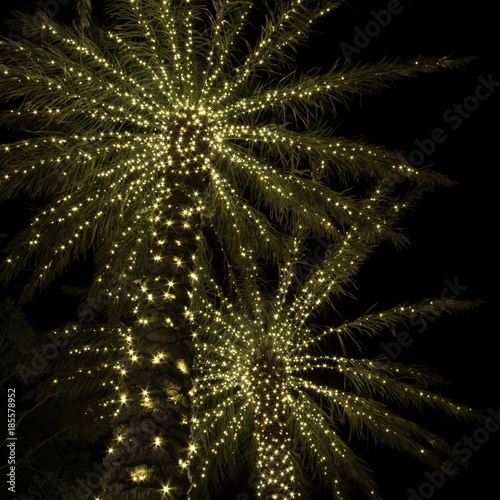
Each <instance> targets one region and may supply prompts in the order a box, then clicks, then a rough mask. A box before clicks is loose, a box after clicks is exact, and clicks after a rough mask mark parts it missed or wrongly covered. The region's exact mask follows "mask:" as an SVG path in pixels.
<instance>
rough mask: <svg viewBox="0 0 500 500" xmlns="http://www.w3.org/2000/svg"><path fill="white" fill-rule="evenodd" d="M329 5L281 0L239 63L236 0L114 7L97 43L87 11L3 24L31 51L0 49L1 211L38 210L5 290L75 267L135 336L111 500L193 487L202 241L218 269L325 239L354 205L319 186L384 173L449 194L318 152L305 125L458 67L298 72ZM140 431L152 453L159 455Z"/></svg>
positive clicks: (330, 140)
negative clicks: (80, 263)
mask: <svg viewBox="0 0 500 500" xmlns="http://www.w3.org/2000/svg"><path fill="white" fill-rule="evenodd" d="M206 3H207V5H205V4H206ZM339 4H340V2H328V1H314V2H313V1H302V2H300V1H298V0H290V1H286V2H280V3H279V5H278V6H277V7H276V9H275V11H274V12H273V13H271V12H267V14H266V18H265V21H264V23H263V24H262V28H261V31H260V34H259V35H258V36H257V39H256V41H255V43H253V44H251V46H250V47H248V46H247V44H246V43H245V36H246V33H245V29H246V27H248V26H249V25H250V24H251V21H252V20H253V19H254V18H253V17H252V16H253V14H254V13H255V11H256V8H255V7H254V6H253V5H251V4H249V3H246V2H241V3H234V2H231V1H229V0H214V1H213V2H212V5H208V2H203V1H198V0H196V1H187V0H176V1H167V0H163V1H160V0H147V1H146V0H135V1H125V0H113V1H110V3H109V9H108V14H109V15H110V17H111V19H113V22H114V26H113V28H112V29H111V28H110V29H107V28H103V27H99V26H98V25H97V24H90V25H89V24H88V23H87V22H86V19H87V17H86V14H85V12H88V6H89V2H88V1H87V0H85V1H82V2H79V9H80V11H81V12H83V14H82V22H81V26H76V25H74V26H66V25H62V24H59V23H57V22H55V21H54V20H52V19H50V18H49V17H47V16H46V15H44V14H41V13H39V14H36V15H35V16H27V15H21V14H19V15H17V18H16V19H15V21H13V23H12V25H13V26H14V27H15V26H17V27H22V29H23V33H24V35H25V36H26V37H28V39H27V40H24V41H20V42H16V41H13V40H8V39H4V40H3V41H1V43H0V71H1V75H2V76H1V79H0V95H1V98H2V100H4V101H7V102H8V105H9V106H10V109H8V110H7V111H4V112H3V113H2V114H1V122H2V124H3V125H6V126H10V127H12V128H13V129H14V130H16V131H17V132H18V133H19V134H20V135H21V137H20V139H19V140H17V141H15V142H11V143H8V144H4V145H3V146H2V179H1V183H0V198H1V199H2V200H7V199H11V198H13V197H15V196H17V195H19V194H21V193H24V194H27V195H29V196H32V197H34V198H38V199H39V200H40V199H41V200H43V202H44V203H46V202H48V204H47V205H46V206H43V207H42V208H40V209H39V211H38V213H37V214H36V216H35V217H33V219H32V221H31V224H30V225H29V227H27V228H26V229H25V230H24V231H22V232H21V233H20V234H19V236H18V237H17V238H15V239H14V240H13V241H12V242H11V243H10V245H9V247H8V251H9V254H8V256H7V258H6V259H5V261H4V262H3V264H2V266H1V274H2V277H3V278H4V281H5V282H7V281H9V280H12V279H13V278H14V277H16V276H18V275H19V274H20V273H21V272H22V271H24V270H26V269H29V270H30V271H31V272H30V274H29V277H28V278H27V279H26V284H25V286H24V289H23V293H22V300H24V301H26V300H28V299H30V298H31V297H33V295H34V294H35V293H36V292H37V290H40V291H41V290H43V289H44V288H45V287H47V286H48V285H49V284H50V283H51V282H52V281H53V280H54V278H56V277H57V276H59V275H60V274H62V273H63V272H64V271H65V270H66V269H67V268H68V266H69V265H70V264H71V263H72V262H73V261H75V260H77V259H79V258H83V257H85V256H86V255H87V254H91V257H92V258H93V261H94V262H95V269H96V270H95V275H94V277H93V279H92V284H91V289H90V292H89V297H90V299H91V300H95V299H96V297H98V296H99V295H102V294H103V293H105V294H107V297H108V302H109V307H108V309H109V310H108V317H109V321H110V322H111V323H113V322H119V321H122V322H123V323H125V325H126V326H127V327H133V331H132V337H133V341H134V342H133V345H134V348H133V350H132V351H131V354H130V357H129V359H128V360H127V362H126V367H125V368H123V369H122V370H121V374H122V375H121V379H120V381H119V386H120V388H121V391H122V394H123V395H124V396H123V397H124V398H125V400H126V402H127V403H126V404H124V405H122V407H121V409H120V411H119V412H118V415H116V417H115V418H114V428H115V433H114V438H115V439H118V438H120V440H121V441H124V440H125V441H128V442H130V441H132V442H133V443H134V445H133V449H134V453H130V449H131V448H130V447H129V448H126V447H122V448H120V446H118V447H115V450H114V453H113V456H112V457H111V458H109V459H108V460H107V461H106V466H107V471H108V476H107V479H106V482H105V484H106V495H107V496H108V498H118V497H120V498H122V499H126V498H156V497H157V496H158V494H159V492H160V491H167V490H168V491H169V492H170V493H171V494H172V495H174V496H177V497H179V498H182V497H183V496H185V493H186V491H187V490H188V489H189V487H190V480H189V477H188V476H187V474H186V473H185V471H184V470H182V469H181V468H179V465H178V462H179V458H181V459H185V458H186V457H187V454H188V452H189V446H188V444H189V440H190V435H189V425H188V424H187V422H188V420H189V415H190V413H191V406H190V405H191V403H190V397H189V391H190V390H191V386H192V375H191V365H192V361H193V356H194V348H193V342H192V337H191V324H190V321H191V317H192V311H191V309H190V304H191V298H192V291H193V285H194V283H195V282H196V279H197V275H196V261H195V259H194V256H195V255H196V253H197V249H198V246H199V245H200V244H201V242H202V240H203V237H204V234H206V233H207V232H209V233H210V234H212V235H214V238H215V241H218V242H219V244H220V245H221V247H222V248H223V249H224V251H225V253H226V254H227V255H228V256H229V258H230V259H231V260H232V261H233V262H234V263H235V264H239V263H241V262H242V259H244V257H243V256H242V255H241V252H240V251H241V248H242V247H243V246H245V247H246V248H248V249H249V250H252V252H253V253H254V254H255V255H256V256H260V257H262V258H273V259H275V260H279V259H281V258H282V256H283V248H284V247H283V245H282V242H283V241H284V234H285V232H286V231H288V229H289V228H290V227H293V226H296V225H297V224H300V225H301V226H302V227H303V228H304V230H310V231H311V232H312V233H314V234H316V235H318V236H322V237H325V238H329V239H331V240H332V241H337V240H338V238H339V237H340V235H341V233H342V231H341V228H342V227H344V226H351V225H353V224H356V223H357V222H359V221H357V216H358V214H359V207H358V204H357V202H356V200H355V199H353V198H352V197H348V196H345V195H344V194H342V193H341V192H337V191H334V190H332V189H330V188H328V187H327V185H326V182H327V181H328V179H332V178H337V179H339V180H340V181H341V182H342V183H343V184H342V185H344V186H350V185H351V184H352V183H353V182H355V181H356V182H357V181H358V180H359V178H361V177H363V178H365V179H367V180H370V182H372V181H371V180H372V179H374V178H375V179H376V178H385V177H387V176H388V175H389V176H390V175H393V174H394V172H397V173H398V174H399V173H401V174H402V175H403V176H404V177H405V178H407V179H408V180H410V181H412V182H415V183H417V184H418V185H421V186H427V187H430V186H434V185H438V184H441V185H447V184H449V182H448V181H447V180H446V178H444V177H443V176H440V175H438V174H435V173H432V172H430V171H425V170H415V169H413V168H411V167H409V166H407V165H404V164H402V162H401V160H400V158H401V155H400V153H398V152H392V151H388V150H386V149H384V148H382V147H376V146H373V147H372V146H369V145H367V144H365V143H364V142H362V141H353V140H349V139H345V138H342V137H334V136H333V132H332V131H331V130H330V129H328V128H327V127H326V126H325V125H324V123H323V122H322V119H321V117H322V113H323V111H324V110H326V109H332V110H335V106H336V105H338V104H342V103H344V102H345V99H346V96H348V95H352V94H360V93H372V92H375V91H377V90H380V89H382V88H384V87H385V86H386V85H387V84H388V83H390V82H392V81H394V80H397V79H399V78H402V77H411V76H415V75H417V74H419V73H430V72H434V71H436V70H440V69H444V68H452V67H455V66H457V65H458V64H460V61H453V60H450V59H448V58H418V59H415V60H410V61H388V60H383V61H380V62H378V63H375V64H366V65H361V64H358V65H351V66H344V65H343V64H341V63H338V64H336V65H334V66H333V67H332V68H331V69H329V70H328V71H326V72H324V73H319V72H318V71H309V72H307V73H305V74H301V75H297V74H296V72H294V71H292V70H291V68H290V66H291V64H290V63H291V62H292V58H291V54H292V52H291V51H292V50H293V49H295V48H296V47H297V46H298V45H299V44H300V43H301V42H302V41H303V40H304V39H305V37H306V36H307V35H308V33H309V32H310V29H311V24H312V22H314V21H316V20H318V19H320V18H321V17H322V16H324V15H326V14H327V13H328V12H330V11H332V10H334V9H335V8H336V7H337V6H338V5H339ZM284 106H285V107H286V108H287V110H288V111H289V113H291V115H292V116H293V117H294V123H291V124H282V125H276V124H272V125H269V124H268V122H267V120H268V113H269V112H270V111H273V110H276V109H281V108H282V107H284ZM255 144H260V145H261V146H262V147H261V148H260V150H259V152H257V151H256V148H255V147H254V145H255ZM323 181H324V183H323ZM240 267H241V268H242V269H243V268H244V266H240ZM144 419H153V420H154V421H155V422H156V427H157V432H158V434H157V435H156V436H155V441H156V440H157V439H158V440H160V441H161V442H163V443H167V444H166V445H165V446H164V447H163V448H162V450H163V451H162V453H161V454H159V452H158V450H157V449H156V448H155V447H154V446H153V443H152V442H151V436H149V435H145V434H144V432H142V431H141V428H142V427H143V424H144ZM160 424H161V425H160ZM124 436H125V437H124Z"/></svg>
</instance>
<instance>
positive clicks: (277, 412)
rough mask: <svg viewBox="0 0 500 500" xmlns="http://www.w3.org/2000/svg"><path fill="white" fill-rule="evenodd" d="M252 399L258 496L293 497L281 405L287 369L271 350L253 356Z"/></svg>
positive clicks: (272, 498)
mask: <svg viewBox="0 0 500 500" xmlns="http://www.w3.org/2000/svg"><path fill="white" fill-rule="evenodd" d="M253 372H254V377H255V378H254V384H253V386H254V390H255V393H254V398H255V399H254V401H255V416H256V423H257V443H258V452H257V453H258V459H257V460H258V461H257V466H258V469H259V479H258V483H257V497H258V498H263V499H265V500H277V499H279V500H284V499H290V498H295V497H296V496H297V495H296V494H295V491H296V485H295V481H296V479H294V477H293V476H294V470H296V468H295V466H294V462H293V460H294V459H293V455H292V452H291V436H290V433H289V431H288V430H287V427H286V412H285V408H284V404H283V402H284V397H285V393H286V392H285V384H286V382H285V377H286V372H285V369H284V366H283V365H282V363H280V361H279V359H277V357H276V356H275V354H274V353H272V352H271V351H266V352H264V353H263V354H259V355H256V356H255V358H254V370H253Z"/></svg>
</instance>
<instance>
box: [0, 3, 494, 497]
mask: <svg viewBox="0 0 500 500" xmlns="http://www.w3.org/2000/svg"><path fill="white" fill-rule="evenodd" d="M51 1H53V2H56V0H49V1H48V2H47V4H51V3H50V2H51ZM60 3H61V5H60V12H59V14H58V15H60V16H63V17H65V16H66V17H68V16H71V15H72V10H71V9H72V7H71V4H72V2H68V1H67V0H66V1H64V2H60ZM63 3H64V5H62V4H63ZM94 3H95V2H94ZM9 4H11V5H12V6H13V7H12V8H17V9H21V10H24V9H26V10H27V11H31V10H33V9H34V7H35V6H36V4H37V2H36V1H26V0H19V1H16V2H12V1H5V2H3V4H2V6H1V7H0V9H1V19H2V20H4V19H5V18H6V12H7V10H8V5H9ZM38 4H39V5H42V4H44V5H45V3H44V2H43V1H40V2H38ZM368 4H370V6H368ZM51 5H52V4H51ZM497 5H498V3H497V2H495V1H493V0H491V1H487V0H477V1H476V2H465V1H452V0H441V1H435V0H434V1H431V0H421V1H411V0H402V1H400V2H398V1H394V0H392V1H389V2H388V1H387V0H386V1H375V2H360V1H355V0H351V1H349V5H348V6H344V7H343V8H341V9H339V10H337V11H336V12H335V13H334V14H333V15H331V16H330V17H329V20H328V21H324V22H323V23H321V24H319V25H317V31H318V33H316V34H315V35H314V36H313V37H312V39H311V41H310V43H309V47H305V48H304V49H302V50H301V51H300V52H299V53H298V56H297V57H298V62H297V67H298V68H307V67H311V66H321V67H323V68H327V67H329V65H331V64H332V63H333V62H334V61H336V60H338V59H341V60H342V59H344V60H345V55H346V51H349V52H350V53H351V58H352V61H353V62H354V61H366V62H370V61H375V60H377V59H380V58H382V57H385V56H387V57H390V58H395V57H402V58H405V57H408V58H409V57H413V56H415V55H419V54H422V55H430V56H439V55H450V54H454V55H456V56H466V55H474V56H477V59H476V60H475V61H474V62H472V63H470V64H468V65H467V66H466V67H464V68H461V69H458V70H454V71H448V72H443V73H436V74H433V75H427V76H424V77H421V78H419V79H413V80H411V81H410V80H405V81H401V82H399V83H398V84H397V85H396V86H395V87H394V88H393V89H390V90H387V91H384V92H383V93H381V94H379V95H377V96H371V97H363V98H362V99H361V100H360V99H354V100H353V102H352V105H351V109H350V112H347V111H341V112H340V113H339V118H338V120H337V121H336V122H334V123H333V124H334V125H335V126H336V127H338V128H337V133H338V135H340V136H351V137H364V138H366V139H367V140H369V141H370V142H373V143H375V144H380V145H384V146H389V147H394V148H397V149H401V150H404V151H407V152H408V153H413V154H410V157H411V158H412V161H413V163H414V164H416V163H415V161H419V160H422V161H423V162H424V164H426V165H431V164H432V165H433V168H434V169H435V170H438V171H439V172H443V173H446V174H447V175H448V176H449V177H450V178H452V179H453V180H454V181H456V182H457V186H456V187H455V188H453V189H451V190H438V191H435V192H434V193H432V194H429V195H427V196H426V197H425V198H424V200H423V201H422V202H421V204H420V206H419V208H418V209H417V210H416V211H415V212H414V213H412V214H410V215H409V216H407V217H406V218H405V219H404V221H403V226H404V227H405V228H407V229H406V234H407V235H408V236H409V238H410V240H411V246H409V247H408V248H407V249H406V250H404V251H396V250H395V249H393V248H392V247H390V246H383V247H381V248H380V250H379V251H378V252H376V253H375V255H374V256H373V257H372V259H371V260H370V262H369V263H368V264H367V265H366V266H365V267H364V269H363V271H362V273H361V274H360V276H359V281H358V285H359V304H358V307H360V308H361V309H362V308H363V307H365V306H366V308H367V307H369V306H371V305H373V304H374V303H379V304H380V305H383V306H391V305H393V304H397V303H400V302H406V301H414V300H419V299H423V298H427V297H439V296H440V295H441V293H442V290H443V289H444V288H446V286H447V283H452V284H453V283H455V285H456V284H457V283H458V284H459V285H460V287H461V288H459V289H458V290H459V291H460V293H461V295H460V296H461V297H464V298H476V297H478V298H482V299H483V300H484V301H485V304H484V305H483V306H482V307H480V308H478V309H477V310H475V311H473V312H471V313H470V314H462V315H460V316H455V317H451V318H450V317H446V318H441V319H439V320H437V321H435V322H433V323H431V324H430V325H429V327H428V330H427V331H426V332H423V333H419V332H418V331H417V330H414V331H412V330H409V332H410V334H411V336H412V339H413V342H412V344H411V345H410V346H408V347H404V348H403V349H402V352H401V355H400V357H399V360H400V361H404V362H417V363H424V364H427V365H429V366H430V367H432V368H435V369H436V370H437V371H438V372H439V373H440V374H442V375H444V376H445V377H447V378H449V379H451V380H453V382H454V383H453V384H452V385H451V386H449V387H447V388H445V393H446V394H447V395H449V396H452V397H454V398H456V399H458V400H460V401H463V402H465V403H467V404H469V405H470V406H472V407H474V408H476V409H479V410H485V411H487V410H488V409H492V410H495V411H497V412H500V368H499V365H500V363H499V351H498V347H499V346H500V342H498V340H497V339H498V336H499V333H500V332H499V323H498V321H497V320H496V313H497V311H499V309H500V304H499V301H498V295H499V287H500V272H499V266H498V265H497V259H498V257H497V255H498V247H497V244H496V239H497V238H495V234H496V233H497V232H498V230H499V227H498V216H499V214H500V213H499V210H498V203H499V196H500V195H499V193H498V178H499V176H498V175H497V170H498V168H499V167H500V162H499V155H498V151H497V148H498V146H499V144H500V126H499V120H498V116H499V113H500V66H499V64H498V59H499V58H498V49H499V48H500V43H499V42H500V37H499V36H498V31H499V30H498V25H499V23H500V15H499V14H500V9H499V8H498V6H497ZM388 7H391V8H392V9H393V11H394V12H397V13H395V14H392V19H391V20H390V22H388V23H385V24H387V26H386V27H380V24H377V23H379V21H375V19H376V16H374V13H373V12H380V11H381V10H385V9H387V8H388ZM372 9H373V10H372ZM371 11H372V12H371ZM382 17H384V16H382ZM379 19H382V18H380V17H379ZM368 22H371V24H369V25H368V26H367V23H368ZM366 28H368V31H369V33H370V35H369V36H368V37H366V35H364V33H365V32H366ZM377 32H380V33H379V34H376V33H377ZM2 33H3V34H8V33H9V30H8V29H7V28H6V27H5V26H3V27H2ZM355 37H357V42H358V43H357V45H356V43H355ZM342 42H344V44H343V45H341V44H342ZM347 44H349V46H350V47H348V45H347ZM362 45H365V46H364V47H362ZM488 81H489V82H490V83H489V85H490V87H491V88H490V91H488V90H482V91H481V92H482V93H481V100H478V99H477V98H475V97H473V96H474V95H475V92H476V89H477V87H478V85H479V84H481V82H483V83H482V85H483V88H484V86H485V85H484V82H488ZM491 82H493V83H491ZM495 82H498V83H495ZM487 94H489V95H488V96H487ZM464 106H465V107H464ZM467 108H469V109H470V110H471V111H467ZM473 108H474V109H473ZM475 108H477V109H475ZM460 109H461V110H462V111H460ZM439 129H441V131H440V130H439ZM4 133H5V132H4ZM5 135H6V137H10V136H9V135H8V134H7V133H5ZM432 137H434V140H433V139H432ZM418 144H420V147H419V146H418ZM425 148H427V152H426V153H425V154H424V153H423V152H422V151H423V150H425ZM416 151H417V152H416ZM418 151H420V152H418ZM418 165H420V163H418ZM0 210H1V212H0V250H1V247H2V246H5V243H6V242H7V241H8V240H9V239H10V238H11V237H12V235H13V234H14V233H15V232H16V230H17V229H19V227H21V226H22V224H23V223H24V222H26V221H27V220H28V218H29V217H30V215H31V213H32V212H31V209H30V205H29V202H28V200H21V202H12V203H9V204H6V205H4V206H3V207H0ZM90 269H91V267H90V266H89V265H86V264H85V263H80V264H78V265H76V266H74V267H73V268H72V270H71V272H70V274H69V275H68V276H67V277H65V278H64V279H61V280H59V281H58V282H57V283H54V285H53V286H51V287H49V289H48V291H47V292H46V293H45V294H44V295H43V296H40V297H38V298H36V299H35V300H34V301H33V303H31V304H30V305H29V306H28V307H27V309H26V312H27V314H28V317H29V320H30V322H31V323H32V324H34V325H35V326H37V327H38V328H39V329H50V328H53V327H56V326H58V325H60V324H64V323H66V322H68V321H74V320H76V319H77V312H76V307H77V306H78V303H77V302H75V301H74V300H71V299H69V298H68V297H66V296H65V295H63V294H62V293H61V292H60V287H61V285H63V284H85V283H86V282H88V280H89V274H88V273H89V272H90ZM448 288H449V285H448ZM15 294H16V288H15V287H12V288H11V289H9V290H7V291H6V292H4V294H3V295H11V296H15ZM392 340H393V339H392V338H390V337H385V338H383V339H382V338H379V339H374V340H373V341H372V342H373V344H371V345H370V346H368V351H369V352H370V353H372V354H374V355H376V354H377V353H379V352H380V351H381V349H382V347H381V345H380V343H381V342H385V343H388V342H391V341H392ZM435 415H437V414H435ZM422 419H423V420H422V421H423V422H426V423H427V422H428V424H429V425H430V426H431V425H432V426H433V427H432V429H433V430H438V431H439V432H440V433H441V434H442V435H443V436H445V437H446V439H447V440H448V442H450V443H452V444H454V443H457V442H458V441H463V440H464V436H472V435H474V432H475V431H476V430H477V429H478V428H479V427H481V425H478V424H470V425H466V424H457V423H455V422H451V421H447V422H444V421H443V419H442V418H441V417H437V416H436V418H435V419H434V420H431V419H429V418H428V417H426V416H423V417H422ZM426 419H427V420H426ZM499 421H500V416H499ZM476 435H477V436H479V435H480V436H483V434H476ZM477 448H478V449H477V450H474V451H472V452H471V453H470V459H469V460H467V463H468V465H469V468H468V470H466V471H465V472H464V473H463V474H462V476H461V477H459V478H458V479H457V480H452V479H449V478H448V479H447V480H446V482H445V483H444V484H443V485H442V486H441V487H440V488H435V491H433V492H432V494H431V496H427V497H421V498H435V499H450V498H481V499H496V498H499V496H500V432H497V433H490V435H489V436H488V437H487V440H486V441H484V443H481V444H480V445H478V446H477ZM366 457H367V458H368V460H369V461H370V463H371V464H372V465H373V466H374V468H375V470H376V473H377V477H378V479H379V482H380V485H381V490H382V493H383V494H384V497H385V498H387V499H389V500H391V499H394V500H398V499H407V498H409V496H410V494H409V493H408V488H414V489H415V490H418V488H419V486H420V485H421V483H422V482H424V481H428V479H426V477H425V476H424V473H425V471H426V470H427V469H426V467H425V466H420V465H419V464H417V463H415V462H412V461H409V460H407V459H405V458H404V457H401V456H400V455H397V454H395V453H388V452H381V451H378V450H372V451H369V452H368V453H367V454H366ZM429 472H432V471H429ZM250 473H251V471H249V473H248V474H250ZM250 482H251V480H250ZM427 491H429V490H425V492H427ZM250 492H251V489H250V487H249V486H248V481H247V477H243V478H242V480H241V484H239V485H237V486H234V487H231V489H230V490H229V487H228V491H227V492H226V493H225V494H224V496H222V497H221V498H228V499H238V500H244V499H245V498H250V497H249V496H246V495H247V494H248V495H249V494H250ZM318 495H319V493H318ZM318 498H320V496H318ZM410 498H411V497H410ZM414 498H415V499H418V497H414Z"/></svg>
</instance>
